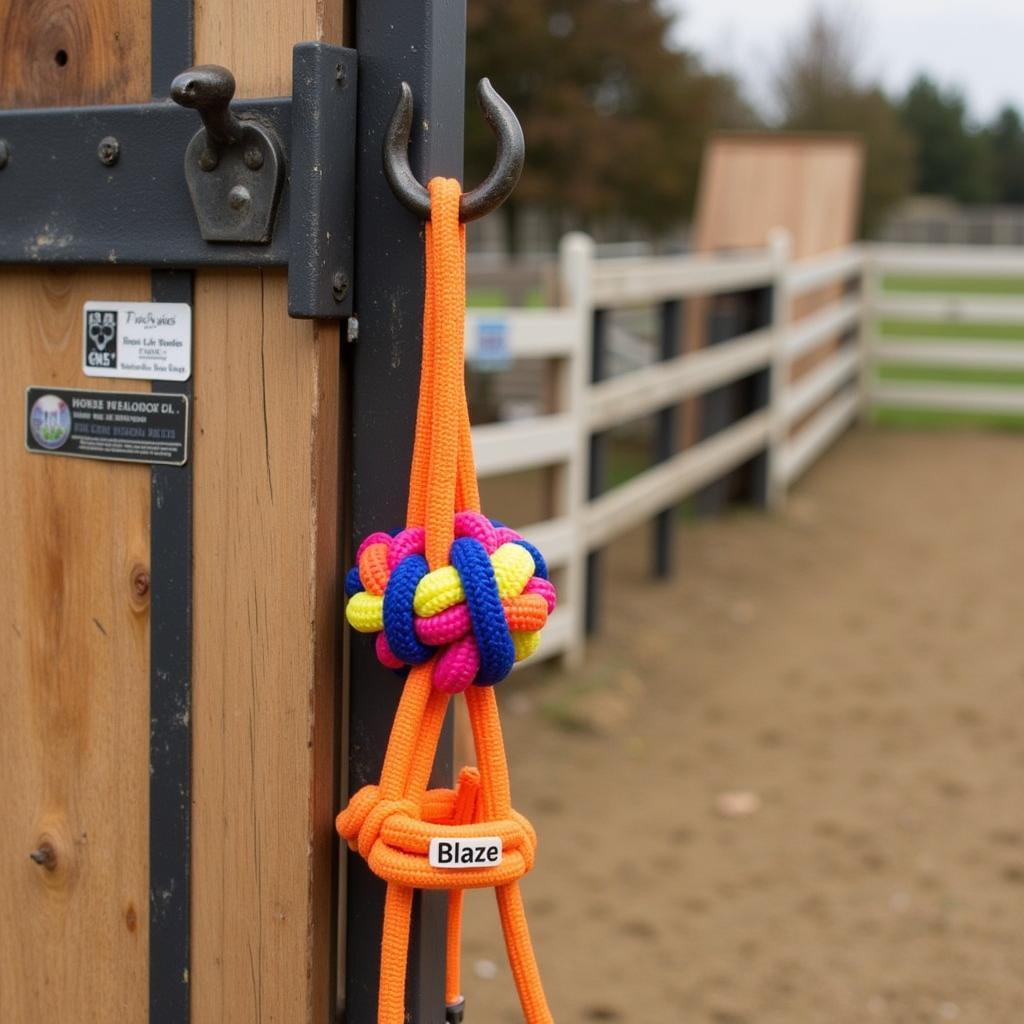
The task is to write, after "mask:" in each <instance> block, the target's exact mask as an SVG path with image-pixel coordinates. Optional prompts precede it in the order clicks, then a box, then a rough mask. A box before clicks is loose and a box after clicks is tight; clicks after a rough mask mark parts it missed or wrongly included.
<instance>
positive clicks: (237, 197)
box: [228, 185, 252, 210]
mask: <svg viewBox="0 0 1024 1024" xmlns="http://www.w3.org/2000/svg"><path fill="white" fill-rule="evenodd" d="M251 202H252V195H251V194H250V193H249V190H248V189H247V188H246V187H245V186H244V185H236V186H235V187H234V188H233V189H232V190H231V191H230V192H229V193H228V205H229V206H230V207H231V209H232V210H244V209H245V208H246V207H247V206H248V205H249V203H251Z"/></svg>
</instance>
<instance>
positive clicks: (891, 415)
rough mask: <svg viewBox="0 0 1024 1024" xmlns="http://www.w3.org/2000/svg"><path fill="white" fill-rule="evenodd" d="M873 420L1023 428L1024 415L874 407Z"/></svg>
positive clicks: (931, 426)
mask: <svg viewBox="0 0 1024 1024" xmlns="http://www.w3.org/2000/svg"><path fill="white" fill-rule="evenodd" d="M871 421H872V422H873V423H877V424H878V425H880V426H885V427H900V428H902V429H904V430H1009V431H1020V430H1024V416H1021V415H1019V414H1008V413H983V412H944V411H939V410H936V411H931V410H928V409H875V410H874V412H872V414H871Z"/></svg>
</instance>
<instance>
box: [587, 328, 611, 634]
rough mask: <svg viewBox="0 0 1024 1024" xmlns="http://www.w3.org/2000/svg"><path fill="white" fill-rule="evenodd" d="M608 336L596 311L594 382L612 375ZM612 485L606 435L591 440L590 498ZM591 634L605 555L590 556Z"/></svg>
mask: <svg viewBox="0 0 1024 1024" xmlns="http://www.w3.org/2000/svg"><path fill="white" fill-rule="evenodd" d="M607 333H608V310H606V309H595V310H594V319H593V325H592V327H591V336H590V337H591V349H590V379H591V381H592V382H593V383H597V381H599V380H603V379H604V377H605V375H606V374H607V372H608V367H607V361H608V352H607V346H606V344H605V342H606V337H607ZM607 486H608V435H607V433H605V432H603V431H602V432H600V433H596V434H592V435H591V437H590V458H589V465H588V477H587V496H588V497H589V498H591V499H593V498H596V497H598V496H599V495H601V494H602V493H603V492H604V490H605V488H606V487H607ZM583 621H584V626H585V628H586V631H587V633H588V634H592V633H596V632H597V629H598V626H599V625H600V622H601V552H600V551H599V550H594V551H591V552H590V553H589V554H588V555H587V574H586V599H585V605H584V614H583Z"/></svg>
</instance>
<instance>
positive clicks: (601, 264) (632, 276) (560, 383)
mask: <svg viewBox="0 0 1024 1024" xmlns="http://www.w3.org/2000/svg"><path fill="white" fill-rule="evenodd" d="M788 250H789V246H788V241H787V239H786V238H785V236H784V235H782V234H780V235H779V236H778V237H776V238H775V239H773V242H772V245H771V246H770V247H769V248H768V249H766V250H761V251H756V252H745V253H736V254H731V255H722V256H715V257H703V256H673V257H665V258H652V259H646V258H630V259H608V260H598V259H595V257H594V247H593V243H592V242H591V241H590V239H588V238H587V237H586V236H583V235H570V236H568V237H567V238H566V239H565V240H564V242H563V245H562V249H561V255H560V279H561V286H562V291H563V299H564V305H563V306H562V307H560V308H556V309H538V310H534V309H519V308H515V309H501V310H493V309H488V310H471V311H470V312H469V313H468V314H467V322H466V328H467V330H466V346H467V358H468V360H469V362H470V365H472V364H473V362H474V360H481V361H483V360H488V361H490V360H493V359H494V356H495V349H497V351H498V354H499V358H500V359H509V360H516V359H545V360H550V361H552V367H553V378H552V379H553V380H554V382H555V387H554V392H555V409H554V411H553V412H550V413H546V414H544V415H537V416H532V417H529V418H526V419H518V420H513V421H509V422H501V423H494V424H488V425H485V426H479V427H476V428H474V447H475V451H476V457H477V466H478V471H479V473H480V476H481V477H490V476H499V475H503V474H507V473H514V472H518V471H522V470H529V469H536V468H539V467H554V468H555V470H556V472H555V473H554V475H553V479H554V481H555V493H554V495H553V514H552V515H551V517H550V518H548V519H546V520H545V521H543V522H539V523H535V524H533V525H530V526H525V527H523V532H524V533H525V534H526V535H527V536H528V537H529V538H530V539H531V541H533V542H534V543H536V544H537V546H538V547H539V548H540V549H541V550H542V551H544V553H545V555H546V557H547V559H548V561H549V563H550V564H551V566H552V568H553V569H555V570H556V571H558V573H559V576H560V579H559V582H560V595H561V605H560V607H559V609H558V610H557V612H556V613H555V615H554V617H553V619H552V622H551V623H550V624H549V626H548V628H547V629H546V630H545V633H544V639H543V643H542V647H541V654H542V655H543V656H552V655H565V656H568V657H569V658H575V657H576V656H578V655H579V653H580V652H581V650H582V646H583V641H584V635H585V607H586V601H587V591H588V587H594V586H596V580H590V581H589V582H588V580H587V564H588V556H589V555H591V554H592V553H594V552H597V551H599V550H600V549H601V548H602V547H603V546H604V545H606V544H608V543H609V542H610V541H611V540H613V539H614V538H616V537H617V536H619V535H620V534H622V533H624V532H625V531H627V530H630V529H632V528H634V527H636V526H637V525H639V524H641V523H644V522H647V521H650V520H652V519H653V518H654V517H655V516H657V515H659V514H662V513H665V512H666V510H669V509H672V508H674V507H675V506H677V505H678V504H679V503H681V502H682V501H684V500H685V499H687V498H688V497H689V496H691V495H694V494H696V493H697V492H699V491H701V490H702V489H703V488H705V487H707V486H708V485H709V484H712V483H714V482H715V481H717V480H720V479H722V478H723V477H725V476H727V475H728V474H730V473H732V472H733V471H735V470H737V469H738V468H739V467H741V466H743V465H744V464H746V463H750V462H751V460H752V459H757V458H759V457H760V458H761V460H762V462H763V468H762V471H761V473H760V476H759V477H758V478H759V479H761V480H762V481H763V483H762V485H761V493H760V494H759V495H756V497H759V498H760V499H762V500H763V501H764V502H765V503H767V504H770V505H772V504H777V503H778V502H780V501H781V500H783V499H784V496H785V494H786V492H787V490H788V489H789V488H790V487H791V486H792V485H793V483H794V482H795V481H796V480H797V479H798V478H799V477H800V476H801V474H803V473H804V472H805V471H806V470H807V469H808V468H809V467H810V466H811V465H812V464H813V463H814V462H815V461H816V460H817V459H818V458H819V457H820V456H821V455H822V454H823V453H824V452H825V450H826V449H827V448H828V447H829V445H830V444H831V443H832V442H833V441H834V440H835V439H836V438H837V437H839V435H840V434H841V433H842V432H843V431H844V430H845V429H846V428H847V427H848V426H849V425H850V423H851V422H853V421H854V420H855V419H856V418H857V416H858V415H859V414H861V412H862V411H863V410H864V409H865V408H866V407H867V406H869V405H870V406H877V407H879V408H893V407H899V408H914V409H934V410H957V411H964V412H979V411H981V412H1004V413H1005V412H1010V413H1024V386H1022V387H1020V388H1017V389H1014V388H1012V387H1006V386H995V385H991V384H985V385H979V384H950V383H934V382H932V383H907V382H903V381H895V382H894V381H891V380H887V379H885V368H886V367H887V366H895V365H899V366H902V367H907V366H910V367H922V368H936V367H937V368H943V367H945V368H954V369H967V370H977V369H983V370H984V369H993V370H1008V369H1009V370H1024V344H1022V345H1020V346H1014V345H1012V344H1010V345H1008V344H1005V343H1003V342H989V343H985V342H979V341H978V340H977V339H976V338H971V337H970V330H971V325H972V324H974V323H977V322H981V323H984V324H1008V323H1014V324H1016V323H1019V324H1024V297H1020V298H1014V297H1010V296H1006V295H998V296H992V295H978V294H959V293H949V294H947V293H944V292H943V293H935V292H931V293H929V294H920V293H914V292H912V291H910V290H906V288H905V289H904V290H902V291H899V292H896V291H889V290H886V289H885V287H884V284H885V281H886V279H887V278H888V277H889V276H890V275H894V274H898V275H901V279H902V280H903V284H904V286H906V284H907V280H906V279H907V278H925V279H927V278H932V279H934V278H936V277H950V278H958V279H959V278H1010V277H1015V278H1020V279H1021V282H1022V290H1024V256H1022V255H1019V254H1018V253H1017V252H1016V251H1015V250H999V249H991V248H988V249H984V250H979V249H954V248H950V247H944V248H941V249H934V248H930V247H924V246H892V245H872V246H851V247H849V248H846V249H843V250H841V251H838V252H835V253H831V254H828V255H825V256H822V257H818V258H815V259H813V260H805V261H799V262H797V261H793V260H791V259H790V257H789V251H788ZM911 285H912V282H911ZM932 286H934V282H932ZM758 291H759V294H760V296H761V297H762V300H763V297H764V296H765V295H770V302H764V301H761V302H760V305H759V306H757V308H758V309H760V310H761V311H762V315H761V317H760V320H761V322H760V323H758V324H757V325H756V326H754V327H753V328H751V329H745V330H741V331H740V332H739V333H736V334H735V336H732V337H729V338H728V339H726V340H724V341H718V342H717V343H715V344H709V345H708V347H705V348H701V349H698V350H696V351H691V352H686V353H684V354H680V355H672V356H670V357H669V358H664V359H662V360H661V361H658V362H654V363H652V364H650V365H645V366H641V367H639V368H636V369H632V370H630V371H629V372H625V373H622V374H620V375H618V376H615V377H612V378H611V379H607V380H593V379H592V377H593V373H592V371H593V369H594V353H595V348H596V347H599V346H600V345H601V344H603V343H604V342H603V336H604V331H603V330H602V329H601V328H600V327H599V326H598V325H599V323H601V322H602V321H601V320H600V319H599V317H598V316H597V315H596V314H597V313H598V311H614V310H622V309H628V308H633V307H652V306H661V307H663V308H664V307H665V305H666V304H672V303H679V302H682V301H683V300H693V299H698V298H700V299H703V300H709V299H710V298H711V297H714V296H725V295H736V294H740V293H745V294H746V295H747V296H748V298H749V297H750V296H752V295H756V294H757V293H758ZM679 308H680V307H677V309H679ZM921 321H930V322H933V323H937V324H942V325H948V324H950V323H962V324H963V325H964V335H963V337H962V338H953V339H951V338H949V337H948V336H946V335H945V334H943V336H941V337H936V338H931V337H928V336H927V334H926V333H924V334H921V335H917V334H914V335H912V336H907V335H906V334H904V335H903V336H901V337H899V338H898V339H893V338H889V337H887V336H886V335H885V334H884V333H883V332H882V331H881V330H880V327H885V326H886V325H891V324H892V323H898V322H902V323H905V324H907V323H910V324H916V323H917V322H921ZM666 322H668V323H671V324H673V325H674V326H672V328H671V329H672V330H676V329H677V326H678V319H676V320H671V318H670V319H669V320H668V321H666ZM943 330H944V331H946V332H947V333H948V328H946V327H944V328H943ZM598 357H599V362H600V352H599V353H598ZM751 380H755V381H761V382H763V385H764V386H763V387H760V388H757V387H755V388H754V389H753V393H754V394H761V395H762V396H763V398H762V400H761V401H760V402H759V403H755V405H754V407H753V408H748V409H746V410H745V411H743V413H742V414H741V415H738V416H737V417H735V418H734V419H732V420H731V421H730V422H728V423H727V424H726V425H724V426H722V427H721V428H720V429H718V430H716V431H715V432H714V433H711V434H710V435H709V436H705V437H703V439H700V440H697V441H695V442H693V443H690V444H688V445H687V446H686V447H684V448H682V449H681V450H675V451H672V452H670V453H662V454H663V455H664V457H663V458H662V459H661V461H658V462H657V463H656V464H654V465H652V466H651V467H650V468H648V469H646V470H644V471H642V472H640V473H638V474H637V475H635V476H633V477H632V478H630V479H629V480H627V481H626V482H625V483H622V484H619V485H618V486H615V487H613V488H612V489H610V490H606V491H604V492H603V493H595V488H594V486H593V481H592V480H591V479H589V477H590V464H591V445H592V442H593V439H594V438H596V437H600V436H601V434H602V432H604V431H607V430H609V429H611V428H614V427H617V426H620V425H622V424H626V423H629V422H631V421H633V420H636V419H638V418H639V417H643V416H648V415H651V414H658V413H664V412H665V411H666V410H670V409H678V408H679V406H680V404H681V403H683V402H687V401H698V402H699V401H700V400H701V399H702V398H705V397H706V396H708V394H709V393H710V392H712V391H714V390H715V389H719V388H722V387H724V386H727V385H734V386H735V385H737V384H738V382H741V381H748V382H749V381H751Z"/></svg>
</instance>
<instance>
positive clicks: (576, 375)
mask: <svg viewBox="0 0 1024 1024" xmlns="http://www.w3.org/2000/svg"><path fill="white" fill-rule="evenodd" d="M593 260H594V240H593V239H592V238H590V237H589V236H588V235H585V234H583V233H582V232H579V231H574V232H570V233H569V234H567V235H565V236H564V237H563V238H562V241H561V244H560V246H559V281H560V285H561V292H562V294H561V296H560V298H561V301H562V304H563V305H567V306H569V307H571V308H572V310H573V311H574V314H575V316H576V323H575V327H574V331H573V337H574V339H575V345H574V348H573V351H572V354H571V355H570V357H569V359H568V360H567V363H568V365H567V366H566V367H565V368H564V369H563V370H562V371H561V374H560V379H561V381H562V382H563V383H562V386H561V388H560V389H559V390H560V393H561V401H560V406H559V408H560V410H564V411H566V412H569V413H571V414H572V417H573V422H574V423H575V424H576V426H577V429H576V444H575V446H574V448H573V452H572V455H571V457H570V459H569V465H568V467H567V470H566V472H565V474H564V491H563V495H562V496H563V502H562V503H560V507H559V509H558V511H559V512H560V513H561V514H562V515H564V516H565V517H566V518H568V520H569V522H570V523H572V524H573V529H572V531H571V533H572V536H571V539H570V545H571V548H570V553H569V560H568V563H567V565H566V573H565V591H566V593H565V607H567V608H568V609H569V612H570V614H571V615H572V627H571V639H570V641H569V647H568V648H567V649H566V654H565V658H564V663H565V665H566V667H567V668H577V667H579V665H580V664H581V663H582V661H583V648H584V644H585V641H586V615H587V612H586V609H587V607H588V604H587V601H588V598H587V596H586V595H587V592H588V590H589V586H588V579H587V548H586V538H585V537H584V536H583V535H582V531H581V529H579V524H581V523H582V522H583V521H584V515H585V513H586V502H587V497H588V494H587V487H588V483H587V479H588V471H589V470H588V465H589V459H590V434H589V432H588V430H587V425H586V400H587V388H588V387H589V386H590V374H591V367H590V359H591V339H590V331H591V327H592V317H593V310H592V302H593V297H592V294H591V283H590V280H591V271H592V264H593Z"/></svg>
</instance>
